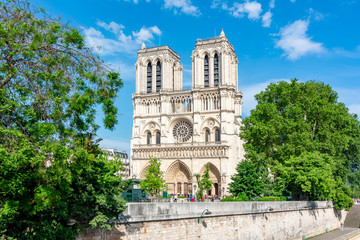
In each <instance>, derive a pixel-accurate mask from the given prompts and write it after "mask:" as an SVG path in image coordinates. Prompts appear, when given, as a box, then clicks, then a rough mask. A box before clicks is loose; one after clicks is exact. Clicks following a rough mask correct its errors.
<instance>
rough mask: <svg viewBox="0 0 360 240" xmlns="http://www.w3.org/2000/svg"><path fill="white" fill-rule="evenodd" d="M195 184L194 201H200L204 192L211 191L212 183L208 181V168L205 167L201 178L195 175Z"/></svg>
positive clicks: (207, 166) (207, 165)
mask: <svg viewBox="0 0 360 240" xmlns="http://www.w3.org/2000/svg"><path fill="white" fill-rule="evenodd" d="M195 177H196V182H197V191H196V193H195V195H196V199H198V200H201V199H202V196H203V194H204V191H205V190H211V186H212V184H213V182H212V181H211V180H210V166H209V164H206V165H205V171H204V173H203V175H202V176H200V174H195Z"/></svg>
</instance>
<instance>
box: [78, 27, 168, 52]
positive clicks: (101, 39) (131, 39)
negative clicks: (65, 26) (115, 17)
mask: <svg viewBox="0 0 360 240" xmlns="http://www.w3.org/2000/svg"><path fill="white" fill-rule="evenodd" d="M96 24H97V25H98V26H99V27H101V28H103V29H104V30H106V31H108V32H110V33H113V34H114V35H115V37H113V38H107V37H105V36H104V34H103V32H101V31H99V30H96V29H95V28H93V27H90V28H85V27H83V28H82V29H83V32H84V34H85V39H86V43H87V45H88V46H90V47H93V48H94V49H95V51H96V52H97V53H99V54H101V55H112V54H115V53H118V52H124V53H133V52H134V51H136V50H137V49H138V48H139V47H140V44H141V43H142V42H151V40H152V39H154V35H161V30H160V29H159V28H158V27H157V26H152V27H148V28H146V27H142V28H141V29H140V30H139V31H132V34H131V35H126V34H125V33H124V32H123V30H124V29H125V27H124V26H123V25H121V24H118V23H116V22H110V23H109V24H107V23H105V22H102V21H97V23H96Z"/></svg>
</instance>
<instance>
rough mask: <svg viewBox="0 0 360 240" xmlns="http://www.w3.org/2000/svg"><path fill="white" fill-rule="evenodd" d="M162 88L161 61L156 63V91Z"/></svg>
mask: <svg viewBox="0 0 360 240" xmlns="http://www.w3.org/2000/svg"><path fill="white" fill-rule="evenodd" d="M160 89H161V63H160V61H158V62H157V64H156V91H157V92H159V91H160Z"/></svg>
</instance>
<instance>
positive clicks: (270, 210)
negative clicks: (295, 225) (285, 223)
mask: <svg viewBox="0 0 360 240" xmlns="http://www.w3.org/2000/svg"><path fill="white" fill-rule="evenodd" d="M268 210H269V212H272V211H274V209H273V208H272V207H268V208H267V209H265V211H264V212H263V214H262V215H263V217H264V216H265V213H266V211H268Z"/></svg>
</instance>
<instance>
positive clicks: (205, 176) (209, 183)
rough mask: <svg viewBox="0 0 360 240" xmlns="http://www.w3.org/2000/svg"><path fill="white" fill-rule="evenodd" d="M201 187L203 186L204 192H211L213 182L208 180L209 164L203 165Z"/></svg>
mask: <svg viewBox="0 0 360 240" xmlns="http://www.w3.org/2000/svg"><path fill="white" fill-rule="evenodd" d="M201 185H202V186H203V188H204V190H208V191H209V190H211V186H212V185H213V182H212V181H211V180H210V166H209V164H206V165H205V171H204V173H203V175H202V176H201Z"/></svg>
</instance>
